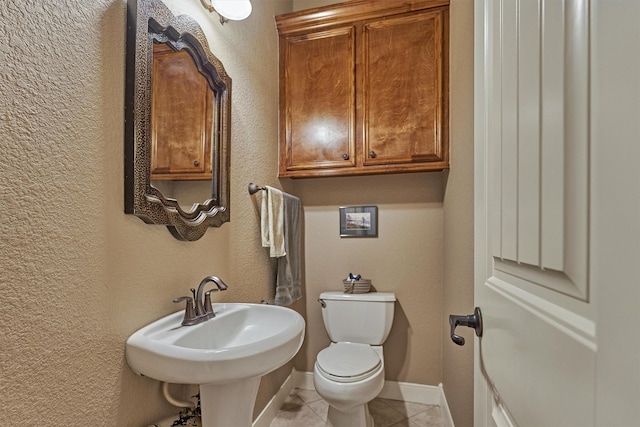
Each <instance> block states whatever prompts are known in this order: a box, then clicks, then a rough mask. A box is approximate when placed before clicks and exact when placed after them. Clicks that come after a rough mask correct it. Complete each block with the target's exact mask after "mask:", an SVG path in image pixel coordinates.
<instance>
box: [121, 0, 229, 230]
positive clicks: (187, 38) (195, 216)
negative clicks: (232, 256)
mask: <svg viewBox="0 0 640 427" xmlns="http://www.w3.org/2000/svg"><path fill="white" fill-rule="evenodd" d="M154 40H155V41H157V42H161V43H168V44H169V45H171V46H172V47H173V48H174V49H176V50H182V49H184V50H187V52H189V54H190V55H191V56H192V58H193V59H194V62H195V63H196V67H197V68H198V70H199V71H200V73H201V74H202V75H203V76H205V78H206V79H207V81H208V82H209V84H210V85H211V87H212V89H213V88H214V87H215V88H216V89H217V90H218V92H217V93H216V94H215V101H214V102H215V105H214V111H215V113H214V114H215V117H214V129H215V130H214V138H213V146H212V147H211V148H212V150H211V151H212V155H213V158H212V172H213V177H212V181H211V184H212V185H211V186H212V191H211V198H210V199H208V200H205V201H204V202H203V203H200V204H197V205H194V208H193V209H192V210H191V211H189V212H187V211H184V210H183V209H182V208H181V207H180V205H179V204H178V201H177V200H175V199H171V198H168V197H165V196H164V195H163V194H162V193H161V192H160V191H159V190H158V189H157V188H155V187H153V186H152V185H151V77H152V76H151V74H152V70H153V42H154ZM214 92H215V91H214ZM176 114H180V112H179V111H176ZM230 139H231V78H230V77H229V75H228V74H227V73H226V71H225V69H224V67H223V65H222V62H220V60H218V59H217V58H216V57H215V56H214V55H213V54H212V53H211V51H210V49H209V44H208V42H207V39H206V36H205V34H204V32H203V31H202V29H201V28H200V26H199V25H198V23H197V22H196V21H195V20H193V19H192V18H191V17H189V16H186V15H180V16H178V17H175V16H174V15H173V14H172V13H171V11H170V10H169V9H168V8H167V6H166V5H164V4H163V3H162V2H161V1H159V0H128V1H127V62H126V92H125V153H124V172H125V177H124V183H125V192H124V193H125V194H124V206H125V213H127V214H134V215H137V216H138V217H140V218H141V219H142V220H143V221H144V222H146V223H148V224H163V225H166V226H167V228H168V229H169V231H170V232H171V234H173V236H174V237H176V238H177V239H179V240H189V241H193V240H198V239H199V238H200V237H202V236H203V235H204V233H205V232H206V231H207V229H208V228H209V227H220V226H221V225H222V224H223V223H225V222H228V221H229V219H230V213H229V196H230V176H229V175H230V170H229V167H230Z"/></svg>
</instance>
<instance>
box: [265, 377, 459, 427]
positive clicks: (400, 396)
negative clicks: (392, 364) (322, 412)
mask: <svg viewBox="0 0 640 427" xmlns="http://www.w3.org/2000/svg"><path fill="white" fill-rule="evenodd" d="M294 388H300V389H303V390H315V387H314V385H313V372H300V371H296V370H295V369H293V370H292V371H291V374H290V375H289V377H287V379H286V380H285V382H284V384H282V387H280V390H278V392H277V393H276V395H275V396H273V398H272V399H271V400H270V401H269V403H268V404H267V406H266V407H265V408H264V410H263V411H262V412H261V413H260V415H259V416H258V418H256V420H255V421H254V422H253V427H269V424H271V422H272V421H273V420H274V419H275V417H276V415H277V413H278V410H279V409H280V408H281V407H282V404H283V403H284V401H285V400H286V399H287V397H288V396H289V394H290V393H291V391H292V390H293V389H294ZM378 397H381V398H383V399H392V400H404V401H405V402H414V403H422V404H424V405H438V406H440V409H441V411H442V417H443V418H444V427H455V426H454V424H453V419H452V418H451V412H450V411H449V405H448V404H447V398H446V397H445V395H444V389H443V387H442V384H440V385H439V386H432V385H423V384H414V383H405V382H398V381H388V380H387V381H385V382H384V387H383V388H382V391H381V392H380V394H379V395H378Z"/></svg>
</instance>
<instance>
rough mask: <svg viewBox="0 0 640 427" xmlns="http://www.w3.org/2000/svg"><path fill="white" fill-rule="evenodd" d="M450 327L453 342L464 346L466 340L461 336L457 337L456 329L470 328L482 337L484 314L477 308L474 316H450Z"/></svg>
mask: <svg viewBox="0 0 640 427" xmlns="http://www.w3.org/2000/svg"><path fill="white" fill-rule="evenodd" d="M449 325H450V326H451V340H452V341H453V342H454V343H456V344H458V345H464V338H463V337H461V336H460V335H456V327H457V326H458V325H461V326H468V327H469V328H473V329H475V330H476V336H478V337H481V336H482V312H481V311H480V307H476V308H475V309H474V310H473V314H470V315H468V316H458V315H455V314H450V315H449Z"/></svg>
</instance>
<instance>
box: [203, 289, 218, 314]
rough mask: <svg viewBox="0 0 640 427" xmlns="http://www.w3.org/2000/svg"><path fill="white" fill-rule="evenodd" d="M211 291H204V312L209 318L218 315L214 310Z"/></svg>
mask: <svg viewBox="0 0 640 427" xmlns="http://www.w3.org/2000/svg"><path fill="white" fill-rule="evenodd" d="M212 291H213V290H211V291H207V292H205V293H204V312H205V314H206V315H207V318H209V319H210V318H212V317H216V314H215V313H214V312H213V305H212V304H211V292H212Z"/></svg>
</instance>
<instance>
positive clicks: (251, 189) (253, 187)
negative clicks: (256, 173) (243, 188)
mask: <svg viewBox="0 0 640 427" xmlns="http://www.w3.org/2000/svg"><path fill="white" fill-rule="evenodd" d="M266 189H267V188H266V187H260V186H259V185H256V184H254V183H253V182H251V183H249V194H252V195H253V194H256V193H257V192H258V191H260V190H266Z"/></svg>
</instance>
